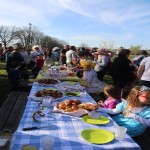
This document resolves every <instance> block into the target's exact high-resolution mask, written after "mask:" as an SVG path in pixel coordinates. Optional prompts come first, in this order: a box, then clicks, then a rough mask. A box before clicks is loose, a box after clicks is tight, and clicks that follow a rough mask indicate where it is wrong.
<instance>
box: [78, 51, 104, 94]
mask: <svg viewBox="0 0 150 150" xmlns="http://www.w3.org/2000/svg"><path fill="white" fill-rule="evenodd" d="M78 56H79V58H80V63H79V65H77V69H78V70H80V71H81V70H82V71H83V77H82V79H83V80H84V81H85V82H86V91H87V92H88V93H95V92H99V91H101V90H102V89H103V88H104V83H103V82H101V81H99V80H98V78H97V74H96V72H95V71H94V69H93V68H94V66H95V63H94V62H93V61H91V60H89V56H88V53H87V52H86V51H84V50H79V52H78Z"/></svg>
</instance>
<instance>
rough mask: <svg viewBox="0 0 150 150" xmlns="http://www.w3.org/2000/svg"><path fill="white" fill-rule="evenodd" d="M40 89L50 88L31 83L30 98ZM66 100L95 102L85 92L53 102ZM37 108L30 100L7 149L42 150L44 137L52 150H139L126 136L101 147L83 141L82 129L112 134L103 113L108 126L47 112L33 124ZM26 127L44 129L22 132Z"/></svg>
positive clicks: (112, 123) (111, 124) (111, 125)
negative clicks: (30, 148)
mask: <svg viewBox="0 0 150 150" xmlns="http://www.w3.org/2000/svg"><path fill="white" fill-rule="evenodd" d="M43 88H50V87H45V86H39V85H37V84H35V83H33V86H32V89H31V91H30V95H31V96H32V95H34V93H35V92H37V91H38V90H40V89H43ZM30 95H29V97H30ZM66 99H78V100H81V102H92V103H95V101H94V100H93V99H92V97H91V96H90V95H89V94H88V93H86V97H85V98H83V97H79V96H78V97H77V96H76V97H67V96H64V97H63V98H61V99H59V100H58V101H56V102H54V103H57V102H60V101H64V100H66ZM37 109H39V106H38V102H37V101H35V100H33V99H30V98H29V99H28V101H27V105H26V108H25V111H24V114H23V117H22V119H21V121H20V124H19V126H18V129H17V130H16V132H15V133H14V134H13V138H12V141H11V147H10V149H11V150H21V149H22V146H23V145H26V144H28V145H30V146H36V147H37V149H38V150H43V148H42V139H43V137H47V138H48V140H49V142H51V143H52V150H99V149H101V150H104V149H105V150H116V149H117V150H140V147H139V145H138V144H136V143H135V142H134V141H133V139H132V138H131V137H130V136H129V135H127V134H126V136H125V138H124V139H123V140H117V139H114V140H113V141H111V142H109V143H107V144H101V145H96V144H92V143H90V142H88V141H86V140H84V139H83V138H82V136H81V132H82V131H83V130H85V129H93V128H94V129H105V130H108V131H111V132H112V133H114V130H115V125H116V123H115V122H114V121H113V119H112V118H111V117H110V116H109V115H108V114H106V113H101V115H102V116H105V117H107V118H108V119H110V123H108V124H103V125H92V124H88V123H85V122H83V121H82V118H81V117H73V116H70V115H66V114H62V113H50V114H48V113H47V114H46V115H45V116H44V117H41V116H37V120H38V122H34V121H33V119H32V114H33V112H35V111H36V110H37ZM48 109H50V110H51V109H53V108H52V107H50V108H47V109H45V112H46V111H47V110H48ZM14 121H15V120H14ZM27 127H45V128H40V129H37V130H29V131H23V128H27ZM51 140H52V141H51Z"/></svg>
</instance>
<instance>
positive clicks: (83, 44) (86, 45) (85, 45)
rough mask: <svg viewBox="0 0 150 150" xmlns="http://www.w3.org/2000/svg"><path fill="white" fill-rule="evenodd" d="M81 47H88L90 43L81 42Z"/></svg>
mask: <svg viewBox="0 0 150 150" xmlns="http://www.w3.org/2000/svg"><path fill="white" fill-rule="evenodd" d="M80 47H84V48H85V47H88V44H86V43H81V44H80Z"/></svg>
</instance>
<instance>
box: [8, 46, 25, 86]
mask: <svg viewBox="0 0 150 150" xmlns="http://www.w3.org/2000/svg"><path fill="white" fill-rule="evenodd" d="M13 49H14V51H12V52H11V53H10V54H9V56H8V60H7V63H6V71H7V72H8V79H9V81H10V84H11V85H12V87H14V88H16V87H17V86H18V85H19V83H20V81H21V70H20V69H19V68H20V66H21V65H22V63H24V59H23V57H22V56H21V54H20V52H19V47H18V46H17V45H15V46H14V47H13Z"/></svg>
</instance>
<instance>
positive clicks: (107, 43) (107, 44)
mask: <svg viewBox="0 0 150 150" xmlns="http://www.w3.org/2000/svg"><path fill="white" fill-rule="evenodd" d="M100 47H101V48H105V49H107V50H113V49H114V42H113V41H102V42H101V43H100Z"/></svg>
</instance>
